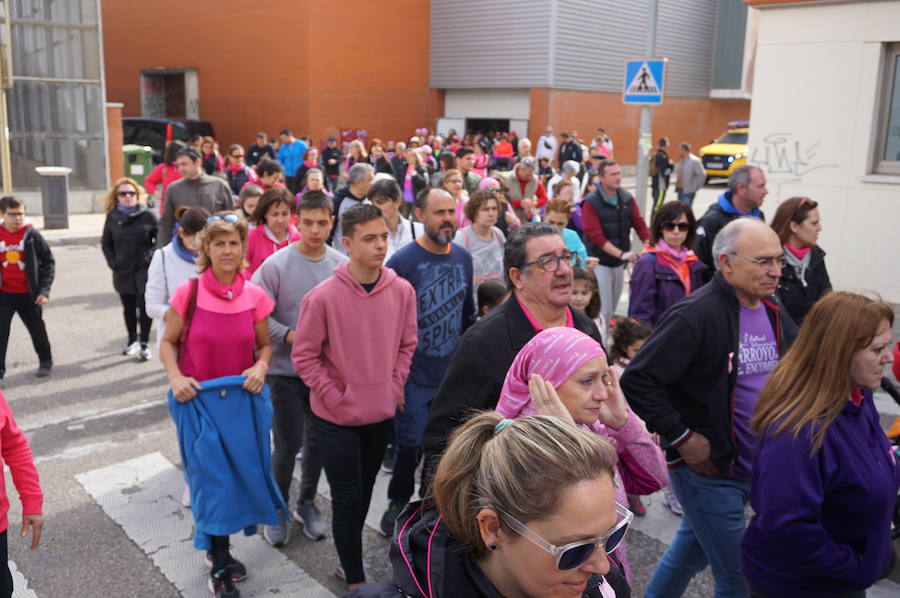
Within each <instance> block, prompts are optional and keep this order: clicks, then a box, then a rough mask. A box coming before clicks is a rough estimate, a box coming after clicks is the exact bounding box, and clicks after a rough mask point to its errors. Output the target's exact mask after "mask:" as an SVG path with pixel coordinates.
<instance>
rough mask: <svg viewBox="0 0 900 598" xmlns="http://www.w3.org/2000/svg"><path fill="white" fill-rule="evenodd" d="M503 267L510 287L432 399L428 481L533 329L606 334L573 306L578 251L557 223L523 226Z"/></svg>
mask: <svg viewBox="0 0 900 598" xmlns="http://www.w3.org/2000/svg"><path fill="white" fill-rule="evenodd" d="M503 268H504V271H505V272H506V281H507V285H508V286H509V288H510V290H511V291H512V295H511V296H510V298H509V299H507V300H506V303H504V304H503V305H501V306H500V307H497V308H495V309H494V310H492V311H491V312H490V313H489V314H488V315H487V316H485V317H484V318H482V319H481V320H479V321H478V322H477V323H476V324H475V325H474V326H472V327H471V328H469V330H467V331H466V333H465V334H464V335H463V336H462V338H461V339H460V340H459V343H458V344H457V345H456V350H455V351H454V352H453V357H451V358H450V365H449V366H448V368H447V374H446V375H445V376H444V379H443V381H442V382H441V385H440V387H439V388H438V391H437V394H436V395H435V397H434V401H433V402H432V404H431V411H430V412H429V414H428V423H427V424H426V425H425V433H424V437H423V443H422V444H423V450H424V454H425V466H424V469H423V472H422V481H423V487H427V485H428V483H430V478H431V474H432V472H433V467H434V466H435V465H436V464H437V460H438V459H439V458H440V455H441V453H442V452H443V450H444V446H445V444H446V442H447V438H448V437H449V436H450V432H452V431H453V429H454V428H456V426H458V425H459V424H460V423H462V422H463V421H465V419H466V417H467V416H468V415H469V414H470V413H471V412H473V411H475V410H481V409H493V408H494V407H495V406H496V405H497V400H498V399H499V398H500V389H501V388H502V387H503V380H504V379H505V378H506V370H508V369H509V366H510V365H512V362H513V359H515V357H516V354H517V353H518V352H519V350H520V349H521V348H522V347H524V346H525V344H526V343H527V342H528V341H529V340H531V338H532V337H533V336H534V335H535V334H537V333H538V332H540V331H541V330H544V329H545V328H553V327H556V326H568V327H570V328H577V329H578V330H581V331H582V332H584V333H585V334H588V335H590V336H591V337H593V338H594V339H596V341H597V342H601V341H600V332H599V331H598V330H597V326H596V325H595V324H594V322H593V321H592V320H591V319H590V318H588V317H587V316H586V315H584V314H583V313H582V312H580V311H578V310H576V309H572V308H570V307H569V299H570V297H571V294H572V259H571V253H570V252H569V250H568V249H566V244H565V242H564V241H563V239H562V236H561V235H560V234H559V231H558V230H557V229H556V227H554V226H552V225H549V224H546V223H529V224H526V225H525V226H523V227H522V228H520V229H519V230H517V231H516V233H515V234H514V235H513V236H512V237H510V239H509V241H508V242H507V244H506V251H505V255H504V258H503Z"/></svg>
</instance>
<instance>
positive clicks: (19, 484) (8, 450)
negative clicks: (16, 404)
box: [0, 392, 44, 531]
mask: <svg viewBox="0 0 900 598" xmlns="http://www.w3.org/2000/svg"><path fill="white" fill-rule="evenodd" d="M0 426H2V427H0V456H2V458H3V462H4V463H5V464H6V465H7V467H9V471H10V473H11V474H12V479H13V484H15V486H16V491H17V492H18V493H19V499H20V500H21V501H22V514H23V515H39V514H40V513H42V512H43V506H44V494H43V492H41V482H40V479H39V477H38V472H37V468H36V467H35V466H34V456H33V455H32V454H31V447H30V446H29V445H28V438H27V437H26V436H25V433H24V432H22V428H20V427H19V424H17V423H16V418H15V416H13V413H12V410H11V409H10V408H9V403H7V402H6V397H4V396H3V393H2V392H0ZM8 513H9V499H8V498H7V497H6V482H5V480H4V478H3V477H2V476H0V531H5V530H6V528H8V527H9V519H8V517H7V514H8Z"/></svg>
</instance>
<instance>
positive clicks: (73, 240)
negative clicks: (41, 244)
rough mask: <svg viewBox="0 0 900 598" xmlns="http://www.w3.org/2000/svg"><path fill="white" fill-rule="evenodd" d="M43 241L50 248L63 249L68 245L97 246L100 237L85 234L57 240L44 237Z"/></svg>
mask: <svg viewBox="0 0 900 598" xmlns="http://www.w3.org/2000/svg"><path fill="white" fill-rule="evenodd" d="M44 240H46V241H47V245H49V246H50V247H65V246H68V245H98V244H99V243H100V235H97V234H86V235H73V236H68V237H57V238H55V239H54V238H52V237H51V238H47V237H46V236H44Z"/></svg>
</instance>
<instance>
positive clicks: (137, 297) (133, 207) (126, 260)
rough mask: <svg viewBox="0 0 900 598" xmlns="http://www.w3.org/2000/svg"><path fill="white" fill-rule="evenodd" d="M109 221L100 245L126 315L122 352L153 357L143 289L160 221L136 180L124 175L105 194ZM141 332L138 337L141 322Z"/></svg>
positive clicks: (144, 357) (144, 288)
mask: <svg viewBox="0 0 900 598" xmlns="http://www.w3.org/2000/svg"><path fill="white" fill-rule="evenodd" d="M103 207H104V209H105V210H106V223H105V224H104V225H103V236H102V238H101V241H100V245H101V247H102V248H103V255H104V257H106V263H107V264H108V265H109V268H110V269H111V270H112V272H113V287H114V288H115V289H116V292H117V293H118V294H119V299H120V300H121V302H122V309H123V313H124V316H125V329H126V332H127V333H128V342H127V343H126V345H125V348H124V349H122V355H130V356H137V358H138V359H139V360H141V361H147V360H148V359H150V350H149V349H148V348H147V344H148V343H149V342H150V327H151V326H152V325H153V320H151V319H150V316H148V315H147V308H146V304H145V302H144V291H145V290H146V288H147V270H148V269H149V268H150V260H151V258H152V257H153V250H154V249H155V248H156V232H157V226H158V223H157V220H156V216H155V215H154V214H153V212H151V211H150V210H148V209H147V195H146V194H145V193H144V189H143V188H142V187H141V186H140V185H138V184H137V181H135V180H134V179H130V178H128V177H125V178H121V179H119V180H118V181H116V183H115V184H114V185H113V186H112V187H111V188H110V189H109V190H108V191H107V192H106V195H104V196H103ZM139 321H140V325H141V333H140V337H138V322H139Z"/></svg>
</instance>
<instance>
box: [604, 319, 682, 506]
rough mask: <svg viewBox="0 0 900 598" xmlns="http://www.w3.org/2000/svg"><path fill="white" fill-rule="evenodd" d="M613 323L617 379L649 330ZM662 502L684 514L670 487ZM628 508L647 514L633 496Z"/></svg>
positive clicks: (636, 323)
mask: <svg viewBox="0 0 900 598" xmlns="http://www.w3.org/2000/svg"><path fill="white" fill-rule="evenodd" d="M614 321H615V324H614V325H613V327H612V347H611V348H610V351H609V357H610V359H612V361H613V365H612V367H613V369H614V370H615V371H616V376H617V377H618V376H621V375H622V372H624V371H625V368H626V367H627V366H628V364H629V363H630V362H631V360H632V358H633V357H634V354H635V353H637V352H638V351H639V350H640V348H641V347H642V346H643V345H644V342H645V341H646V340H647V339H648V338H649V337H650V328H649V327H648V326H647V325H646V324H644V323H643V322H641V321H640V320H638V319H637V318H627V317H625V316H615V318H614ZM662 502H663V504H664V505H666V506H667V507H669V509H670V510H671V511H672V512H673V513H675V514H676V515H681V514H682V513H683V512H684V511H683V510H682V508H681V503H680V502H678V498H677V497H676V496H675V493H674V492H672V486H666V487H665V488H663V494H662ZM628 508H629V509H630V510H631V511H632V512H633V513H634V514H635V515H638V514H639V513H641V514H646V512H647V509H646V508H645V507H644V504H643V503H642V502H641V497H640V496H637V495H635V494H629V495H628ZM639 516H640V515H639Z"/></svg>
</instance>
